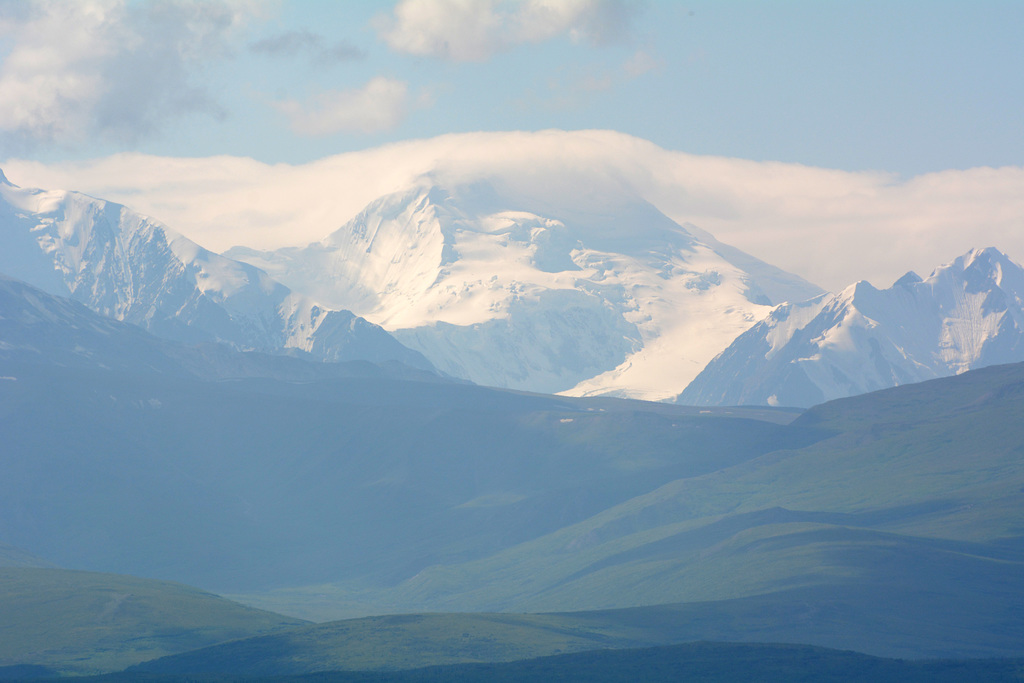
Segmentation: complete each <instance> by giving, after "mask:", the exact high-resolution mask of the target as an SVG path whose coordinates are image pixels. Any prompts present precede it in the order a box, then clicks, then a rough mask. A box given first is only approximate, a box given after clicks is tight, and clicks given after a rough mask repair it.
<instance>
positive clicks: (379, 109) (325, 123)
mask: <svg viewBox="0 0 1024 683" xmlns="http://www.w3.org/2000/svg"><path fill="white" fill-rule="evenodd" d="M274 107H275V108H276V109H277V110H278V111H280V112H281V113H283V114H284V115H285V116H287V117H288V121H289V123H290V124H291V128H292V130H293V131H294V132H295V133H296V134H298V135H305V136H311V137H319V136H324V135H333V134H334V133H339V132H361V133H376V132H379V131H384V130H392V129H394V128H396V127H397V126H398V125H399V124H400V123H401V122H402V121H403V120H405V117H406V116H407V115H408V113H409V109H410V96H409V85H408V83H406V82H404V81H399V80H395V79H392V78H384V77H382V76H378V77H377V78H374V79H372V80H370V81H369V82H368V83H366V85H364V86H363V87H361V88H355V89H352V90H329V91H326V92H322V93H320V94H319V95H317V96H315V97H313V98H312V99H311V100H309V101H307V102H299V101H297V100H282V101H279V102H275V103H274Z"/></svg>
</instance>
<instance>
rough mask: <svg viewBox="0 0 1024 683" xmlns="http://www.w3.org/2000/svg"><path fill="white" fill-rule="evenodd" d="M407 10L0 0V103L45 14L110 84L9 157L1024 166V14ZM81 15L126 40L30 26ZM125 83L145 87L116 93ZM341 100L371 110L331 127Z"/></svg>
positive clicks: (862, 6) (16, 142)
mask: <svg viewBox="0 0 1024 683" xmlns="http://www.w3.org/2000/svg"><path fill="white" fill-rule="evenodd" d="M404 4H405V5H407V7H406V8H405V9H406V10H407V15H408V16H412V17H413V18H412V19H408V20H406V21H404V22H403V21H402V19H401V17H403V16H406V15H403V14H402V8H401V7H400V6H399V5H397V4H396V3H394V2H312V1H306V2H296V1H294V0H292V1H284V2H267V3H258V2H257V3H253V2H246V3H220V2H185V1H182V0H175V1H160V2H156V1H148V0H138V1H136V2H131V3H129V4H128V5H127V6H124V5H122V4H121V3H118V2H95V3H93V2H90V3H85V2H70V3H69V2H63V3H32V2H29V1H28V0H2V1H0V8H3V9H0V22H3V21H4V18H5V17H6V24H7V30H6V31H4V30H2V29H0V55H4V56H5V61H4V62H3V63H0V93H4V94H7V93H15V92H17V93H23V92H25V91H24V89H23V90H20V91H19V90H15V89H13V88H12V87H11V85H12V82H16V81H17V80H18V79H19V78H21V79H22V80H27V79H29V77H30V75H31V74H30V73H29V72H31V69H32V67H31V66H29V65H25V64H24V62H25V58H24V55H22V54H21V52H25V51H27V50H28V49H29V48H31V47H33V45H31V40H32V38H31V37H28V38H26V36H25V33H26V31H25V30H24V27H25V25H26V24H31V22H33V21H34V22H35V23H36V25H37V27H38V29H39V30H38V32H39V34H40V36H39V37H38V38H36V40H37V41H38V42H39V43H41V44H43V46H44V47H46V41H47V40H51V41H52V43H51V44H50V45H49V46H48V47H49V49H50V50H51V51H52V52H54V53H55V54H56V55H57V60H56V61H57V62H58V63H59V60H60V58H64V59H66V60H67V61H66V66H67V72H68V75H70V76H75V75H78V76H80V77H81V78H82V79H84V77H85V75H86V74H87V73H88V71H89V70H90V69H91V70H92V71H93V74H92V75H94V76H96V78H95V85H94V87H95V88H96V89H100V90H103V89H106V90H107V91H108V92H106V94H104V95H101V96H99V97H91V98H90V96H88V95H83V94H81V91H79V90H76V89H74V88H73V87H71V86H68V87H67V92H60V93H57V95H58V96H60V97H64V98H66V99H67V101H68V102H69V104H68V106H69V107H74V108H75V109H76V114H75V116H76V117H77V118H78V119H79V120H77V121H76V122H75V123H74V124H73V125H72V127H71V128H70V129H69V130H66V131H64V132H63V133H61V134H56V135H55V134H52V132H51V133H49V134H48V133H47V132H45V131H44V130H41V129H38V128H37V129H35V130H33V129H31V128H30V127H28V126H26V125H24V121H20V123H21V125H19V119H18V118H17V117H16V116H14V115H12V114H11V113H10V112H6V115H4V112H0V128H3V129H5V132H6V135H5V136H4V137H3V138H0V142H2V143H4V144H5V146H6V147H7V148H8V149H7V153H6V154H2V153H0V158H3V157H7V156H18V157H30V158H36V159H41V160H49V161H56V160H60V159H72V158H87V157H96V156H103V155H107V154H112V153H115V152H121V151H129V150H130V151H142V152H147V153H152V154H159V155H171V156H208V155H215V154H230V155H238V156H247V157H252V158H255V159H258V160H261V161H265V162H288V163H301V162H305V161H310V160H313V159H316V158H319V157H323V156H327V155H329V154H335V153H339V152H345V151H351V150H356V149H364V148H368V147H373V146H377V145H380V144H384V143H387V142H392V141H396V140H403V139H410V138H427V137H432V136H435V135H439V134H443V133H452V132H469V131H497V130H542V129H548V128H560V129H566V130H575V129H588V128H598V129H611V130H617V131H620V132H625V133H629V134H631V135H635V136H638V137H641V138H644V139H647V140H650V141H652V142H654V143H656V144H658V145H660V146H661V147H664V148H666V149H673V150H679V151H685V152H690V153H694V154H713V155H724V156H731V157H739V158H745V159H753V160H777V161H787V162H796V163H802V164H808V165H812V166H822V167H828V168H838V169H846V170H865V169H877V170H886V171H892V172H897V173H901V174H904V175H911V174H917V173H922V172H926V171H936V170H942V169H948V168H969V167H973V166H1003V165H1017V164H1020V163H1021V160H1022V159H1024V117H1022V116H1021V115H1020V112H1022V111H1024V78H1022V75H1021V71H1022V70H1021V65H1022V64H1024V48H1022V44H1024V40H1021V36H1022V35H1024V3H1022V2H1010V1H1007V2H980V3H967V2H942V1H941V0H938V1H937V0H932V1H930V2H870V1H863V0H862V1H858V2H843V1H829V2H824V1H818V2H807V1H804V2H797V1H789V2H782V1H778V2H738V1H737V2H723V1H721V0H719V1H717V2H688V1H685V0H683V1H680V2H669V1H662V2H657V1H654V0H651V1H646V2H644V1H641V2H630V1H628V0H623V1H621V2H619V1H613V0H563V1H562V2H551V3H549V5H550V6H551V7H553V8H554V10H553V12H552V13H549V16H548V19H549V20H550V21H549V25H548V26H546V27H545V26H540V25H539V23H540V22H538V25H535V26H532V27H526V28H523V27H518V28H517V27H516V25H515V24H516V21H517V20H519V19H521V18H522V16H523V15H524V14H525V13H527V12H528V11H529V8H530V6H531V3H530V2H486V1H484V0H476V1H475V2H469V3H466V2H459V1H457V0H448V1H444V0H418V1H413V2H406V3H404ZM542 4H543V3H539V2H533V3H532V5H533V6H538V5H542ZM62 6H63V9H61V7H62ZM90 6H94V7H97V8H99V10H97V11H102V12H104V13H105V14H106V23H107V24H108V25H109V24H120V25H121V26H120V28H118V29H116V30H108V31H107V34H108V37H106V38H104V39H98V40H96V41H95V44H94V45H93V46H92V50H93V53H90V51H89V48H88V46H86V47H84V48H82V49H81V50H80V52H79V53H78V54H74V53H73V52H72V48H68V49H67V50H64V52H66V53H70V54H64V55H62V49H61V44H62V43H65V44H69V45H73V44H74V43H75V40H74V36H73V30H74V28H75V26H76V25H77V26H79V27H84V24H86V23H87V22H82V21H76V20H75V18H74V17H71V16H69V17H67V18H66V21H64V22H59V21H54V22H52V25H49V26H47V25H43V26H38V24H39V23H40V21H41V20H40V18H39V17H40V15H45V14H46V13H47V12H48V13H50V14H60V13H61V12H64V13H65V14H71V10H69V9H68V8H69V7H77V8H78V9H79V11H85V9H86V8H89V7H90ZM466 6H468V7H469V9H466ZM549 9H550V8H549ZM172 10H173V11H172ZM218 12H219V13H220V14H218ZM33 14H34V15H35V16H34V17H33V16H32V15H33ZM474 14H475V15H477V18H478V19H479V21H477V22H476V23H474V21H473V20H471V19H467V18H466V17H467V16H470V15H474ZM481 14H488V16H484V17H483V18H480V15H481ZM535 14H538V15H539V11H536V8H535ZM488 18H490V19H494V20H497V21H498V22H499V23H498V24H497V25H492V26H489V27H488V25H487V21H486V20H487V19H488ZM204 22H205V23H204ZM218 22H220V23H218ZM69 24H70V25H69ZM417 30H418V31H420V32H421V33H422V32H424V31H426V32H428V33H429V35H428V36H427V41H428V42H429V40H434V41H435V43H438V44H440V43H439V42H438V41H444V42H445V43H447V44H448V45H449V46H450V47H449V50H448V51H447V52H445V51H444V50H443V49H441V48H437V47H436V45H435V46H434V47H435V48H436V49H431V48H429V47H428V48H427V49H424V48H423V44H424V41H422V40H421V41H420V43H419V48H418V49H419V52H418V53H417V47H416V45H417V43H416V41H415V40H414V38H415V35H414V33H415V31H417ZM190 31H191V32H192V35H190V34H189V32H190ZM403 32H404V33H403ZM132 41H141V42H142V43H143V44H142V45H141V46H139V45H136V46H131V45H129V44H130V43H131V42H132ZM403 41H404V42H403ZM147 45H148V47H147ZM19 51H20V52H19ZM37 51H38V50H37ZM102 52H106V53H107V54H105V55H104V56H102V57H97V56H96V54H94V53H102ZM12 55H13V56H15V57H20V58H21V59H20V61H21V64H20V65H19V64H12V63H11V59H10V58H11V56H12ZM133 71H134V72H135V73H134V75H133V76H130V77H128V79H127V80H129V81H130V80H131V79H132V78H134V79H137V80H139V81H146V82H147V83H145V84H144V83H138V84H136V85H137V86H138V87H134V88H132V87H118V85H117V84H118V83H122V82H124V81H125V80H126V74H129V73H131V72H133ZM160 82H163V83H164V84H166V87H167V89H168V91H169V92H164V91H162V90H161V88H160V87H159V86H158V85H153V84H154V83H155V84H159V83H160ZM374 84H375V86H376V87H374ZM5 85H6V86H7V87H6V88H5V87H4V86H5ZM129 85H130V84H129ZM183 92H187V96H182V93H183ZM135 94H138V96H139V97H140V98H143V99H145V100H148V101H149V102H150V104H149V105H139V104H137V103H136V104H132V105H128V108H129V109H131V108H132V107H134V108H136V109H138V110H139V111H137V112H136V115H135V118H131V117H128V118H127V119H126V120H123V121H116V120H114V121H111V120H105V119H104V117H105V116H106V117H107V118H108V119H109V118H110V117H109V110H111V109H117V108H119V107H122V106H124V103H125V101H127V100H130V99H132V98H133V95H135ZM76 97H78V98H79V99H83V100H85V101H82V102H77V103H76V102H75V101H74V100H75V98H76ZM346 97H347V98H348V99H347V100H346V99H345V98H346ZM360 97H362V101H361V105H360V101H359V98H360ZM332 98H333V99H332ZM13 99H23V97H20V98H13ZM13 99H12V98H8V99H7V104H6V105H3V104H0V108H5V109H11V108H13V107H15V106H16V104H15V102H14V101H13ZM340 102H348V103H349V109H352V108H358V107H359V106H362V108H363V110H364V114H365V116H364V117H363V119H360V118H359V117H358V116H356V115H355V114H353V113H352V112H350V113H349V115H348V116H343V115H340V114H339V115H337V116H335V117H334V118H333V119H332V118H331V116H330V115H329V110H331V107H332V106H334V107H335V108H337V107H339V106H340V104H339V103H340ZM60 113H61V112H60V111H59V110H56V111H54V112H51V115H54V116H57V115H60ZM336 113H337V112H336ZM317 115H319V121H314V119H315V118H316V117H317ZM303 117H305V119H304V118H303ZM65 118H69V117H65ZM303 121H304V122H303Z"/></svg>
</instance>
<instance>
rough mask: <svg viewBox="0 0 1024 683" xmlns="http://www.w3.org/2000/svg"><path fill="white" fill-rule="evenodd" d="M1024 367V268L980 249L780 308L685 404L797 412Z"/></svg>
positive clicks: (712, 366)
mask: <svg viewBox="0 0 1024 683" xmlns="http://www.w3.org/2000/svg"><path fill="white" fill-rule="evenodd" d="M1019 360H1024V268H1022V267H1021V266H1020V265H1018V264H1016V263H1015V262H1013V261H1012V260H1010V259H1009V257H1007V256H1006V255H1005V254H1003V253H1002V252H1000V251H999V250H998V249H995V248H993V247H988V248H985V249H973V250H971V251H969V252H967V253H966V254H964V255H962V256H959V257H957V258H956V259H954V260H953V261H951V262H950V263H948V264H945V265H942V266H940V267H938V268H936V269H935V270H934V271H933V272H932V274H931V275H929V276H928V278H921V277H919V276H918V275H917V274H915V273H913V272H910V273H907V274H906V275H904V276H903V277H901V278H900V279H899V280H897V281H896V283H894V284H893V285H892V287H890V288H889V289H885V290H879V289H876V288H875V287H873V286H872V285H871V284H870V283H868V282H866V281H860V282H857V283H855V284H853V285H850V286H849V287H847V288H846V289H844V290H843V291H842V292H839V293H838V294H834V295H831V296H825V295H822V296H819V297H816V298H815V299H811V300H808V301H805V302H798V303H794V304H786V305H782V306H779V307H777V308H776V309H774V310H773V311H772V312H771V313H769V314H768V316H767V317H766V318H765V319H764V320H762V321H761V322H759V323H757V324H756V325H754V326H753V327H751V329H749V330H747V331H746V332H744V333H743V334H742V335H740V336H739V337H737V338H736V340H735V341H733V343H732V344H731V345H730V346H729V347H728V348H726V349H725V350H724V351H723V352H722V353H721V354H720V355H719V356H717V357H716V358H715V359H713V360H712V361H711V362H710V363H708V365H707V366H706V367H705V368H704V370H702V371H701V373H700V374H699V375H698V376H697V377H696V378H695V379H694V380H693V382H692V383H691V384H690V385H689V386H687V388H686V389H685V390H684V391H683V392H682V393H681V394H680V395H679V397H678V398H677V399H676V400H677V401H678V402H680V403H683V404H687V405H741V404H752V405H791V406H796V407H809V406H811V405H815V404H818V403H822V402H824V401H827V400H831V399H836V398H841V397H844V396H850V395H855V394H861V393H866V392H869V391H875V390H878V389H884V388H886V387H891V386H896V385H900V384H907V383H912V382H920V381H924V380H927V379H932V378H935V377H943V376H949V375H953V374H958V373H961V372H964V371H966V370H969V369H975V368H979V367H984V366H987V365H994V364H1000V363H1009V362H1015V361H1019Z"/></svg>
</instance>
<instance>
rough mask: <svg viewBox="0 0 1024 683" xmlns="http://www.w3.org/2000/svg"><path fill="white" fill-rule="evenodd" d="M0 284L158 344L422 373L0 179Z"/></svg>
mask: <svg viewBox="0 0 1024 683" xmlns="http://www.w3.org/2000/svg"><path fill="white" fill-rule="evenodd" d="M0 273H5V274H7V275H8V276H10V277H12V278H15V279H17V280H20V281H24V282H27V283H29V284H32V285H34V286H36V287H38V288H40V289H42V290H44V291H46V292H49V293H51V294H54V295H57V296H67V297H70V298H72V299H74V300H76V301H79V302H81V303H83V304H85V305H86V306H88V307H89V308H91V309H92V310H94V311H96V312H98V313H100V314H102V315H105V316H108V317H111V318H115V319H117V320H123V321H125V322H129V323H133V324H136V325H139V326H140V327H143V328H145V329H146V330H148V331H150V332H152V333H153V334H156V335H158V336H161V337H165V338H168V339H173V340H178V341H183V342H188V343H193V344H195V343H209V342H221V343H226V344H229V345H232V346H234V347H236V348H239V349H246V350H257V351H264V352H280V351H284V350H291V351H294V352H299V353H302V352H305V353H307V354H308V355H310V356H311V357H313V358H315V359H318V360H326V361H339V360H370V361H385V360H397V361H400V362H402V363H405V364H407V365H410V366H412V367H417V368H421V369H431V366H430V364H429V363H428V362H427V361H426V359H424V358H423V357H422V356H421V355H420V354H419V353H417V352H415V351H411V350H409V349H407V348H405V347H404V346H402V345H401V344H399V343H398V342H396V341H395V340H394V339H393V338H391V336H390V335H388V334H387V333H386V332H385V331H384V330H382V329H381V328H379V327H378V326H376V325H372V324H370V323H368V322H367V321H366V320H364V319H362V318H359V317H357V316H355V315H353V314H352V313H350V312H348V311H336V310H330V309H328V308H325V307H322V306H319V305H317V304H316V303H315V302H314V301H312V300H311V299H309V298H308V297H303V296H299V295H296V294H295V293H293V292H291V291H290V290H289V289H288V288H287V287H285V286H283V285H281V284H280V283H278V282H275V281H274V280H273V279H271V278H270V277H269V276H267V274H266V273H264V272H262V271H260V270H259V269H257V268H253V267H252V266H250V265H247V264H244V263H239V262H237V261H232V260H230V259H227V258H224V257H222V256H218V255H217V254H214V253H212V252H209V251H207V250H205V249H203V248H202V247H200V246H199V245H197V244H195V243H194V242H192V241H190V240H188V239H186V238H185V237H183V236H181V235H179V234H177V233H175V232H173V231H171V230H170V229H168V228H167V227H165V226H163V225H161V224H160V223H158V222H156V221H153V220H151V219H149V218H147V217H145V216H142V215H140V214H137V213H134V212H133V211H131V210H130V209H127V208H125V207H124V206H121V205H119V204H113V203H110V202H105V201H103V200H100V199H94V198H92V197H88V196H86V195H83V194H79V193H76V192H64V191H49V192H47V191H42V190H31V189H22V188H19V187H16V186H15V185H12V184H11V183H10V182H8V181H7V179H6V178H5V177H4V176H3V174H2V173H0Z"/></svg>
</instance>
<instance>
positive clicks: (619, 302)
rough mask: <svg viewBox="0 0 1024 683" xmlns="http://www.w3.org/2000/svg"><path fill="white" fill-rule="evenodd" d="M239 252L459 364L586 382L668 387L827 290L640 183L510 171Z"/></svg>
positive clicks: (384, 200) (511, 382)
mask: <svg viewBox="0 0 1024 683" xmlns="http://www.w3.org/2000/svg"><path fill="white" fill-rule="evenodd" d="M226 254H227V255H229V256H231V257H232V258H236V259H239V260H242V261H246V262H248V263H250V264H253V265H255V266H258V267H259V268H261V269H263V270H265V271H267V272H268V273H270V274H271V275H272V276H274V277H275V278H277V279H279V280H280V281H281V282H284V283H285V284H287V285H288V286H289V287H291V288H292V289H294V290H295V291H301V292H304V293H306V294H308V295H310V296H311V297H313V298H315V299H317V300H318V301H324V302H326V303H327V304H328V305H330V306H335V307H341V306H343V307H345V308H351V309H352V310H353V311H355V312H356V313H357V314H359V315H362V316H365V317H367V318H368V319H370V320H373V321H374V322H376V323H378V324H380V325H382V326H383V327H384V328H386V329H387V330H389V331H390V332H391V333H392V334H393V335H394V336H395V337H396V338H398V339H399V340H400V341H402V342H403V343H404V344H406V345H407V346H409V347H411V348H413V349H416V350H418V351H420V352H421V353H423V354H424V355H425V356H426V357H427V358H429V359H430V360H431V362H432V363H434V365H435V366H437V367H438V368H440V369H441V370H443V371H444V372H446V373H448V374H450V375H453V376H456V377H464V378H466V379H470V380H472V381H474V382H476V383H478V384H486V385H489V386H497V387H506V388H514V389H523V390H529V391H541V392H545V393H559V392H561V393H565V394H567V395H575V396H594V395H614V396H622V397H629V398H641V399H648V400H661V399H667V398H670V397H672V396H674V395H675V394H677V393H678V392H679V389H680V388H681V387H685V386H686V384H687V383H689V381H690V380H691V379H692V378H693V377H694V376H695V375H696V374H697V373H698V372H699V371H700V370H701V368H703V367H704V365H705V364H706V363H707V362H708V361H709V360H710V359H711V358H712V357H713V356H714V355H715V354H716V353H718V352H719V351H721V350H722V349H723V348H725V346H726V345H728V343H729V342H730V341H731V340H732V339H733V338H735V337H736V335H738V334H739V333H740V332H742V331H743V330H745V329H747V328H748V327H750V325H752V324H753V323H754V322H756V321H757V320H759V319H760V318H762V317H763V316H764V315H765V314H766V313H767V311H768V310H769V306H771V305H772V304H776V303H781V302H783V301H802V300H804V299H806V298H808V297H810V296H813V295H815V294H818V293H820V292H821V290H820V289H819V288H817V287H815V286H814V285H812V284H810V283H808V282H806V281H804V280H802V279H800V278H799V277H797V276H795V275H791V274H789V273H785V272H783V271H781V270H779V269H777V268H774V267H772V266H769V265H768V264H766V263H763V262H761V261H758V260H757V259H755V258H753V257H751V256H749V255H747V254H744V253H742V252H740V251H739V250H737V249H734V248H731V247H728V246H727V245H723V244H721V243H719V242H718V241H717V240H715V239H714V238H713V237H712V236H710V235H708V234H707V233H703V232H702V231H700V230H699V229H697V228H696V227H694V226H682V225H679V224H677V223H675V222H674V221H672V220H671V219H669V218H668V217H667V216H665V215H664V214H662V213H661V212H660V211H658V210H657V209H656V208H655V207H654V206H652V205H651V204H649V203H648V202H646V201H643V200H642V199H640V198H639V197H635V196H633V195H632V194H631V193H629V192H626V191H623V192H621V193H619V194H618V195H615V194H606V195H595V194H594V193H586V194H584V195H582V196H571V195H561V196H558V197H550V196H544V195H538V194H537V193H530V192H526V191H524V190H522V189H518V190H513V189H511V188H509V187H508V186H507V185H504V184H502V182H501V181H500V179H480V180H476V181H474V182H467V183H450V184H443V185H442V184H438V182H437V181H435V180H434V179H433V178H429V177H427V178H424V179H423V180H422V181H421V182H420V183H418V184H416V185H414V186H413V187H411V188H408V189H406V190H402V191H399V192H396V193H394V194H390V195H387V196H384V197H381V198H380V199H378V200H377V201H375V202H372V203H371V204H370V205H369V206H367V207H366V208H365V209H364V210H363V211H362V212H361V213H360V214H359V215H357V216H356V217H355V218H353V219H352V220H351V221H349V222H348V223H347V224H346V225H343V226H341V227H340V228H339V229H338V230H337V231H335V232H334V233H332V234H331V235H328V236H327V237H325V238H324V239H323V240H322V241H320V242H317V243H314V244H311V245H308V246H305V247H296V248H287V249H281V250H278V251H273V252H257V251H254V250H251V249H245V248H235V249H232V250H229V251H228V252H226Z"/></svg>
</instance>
